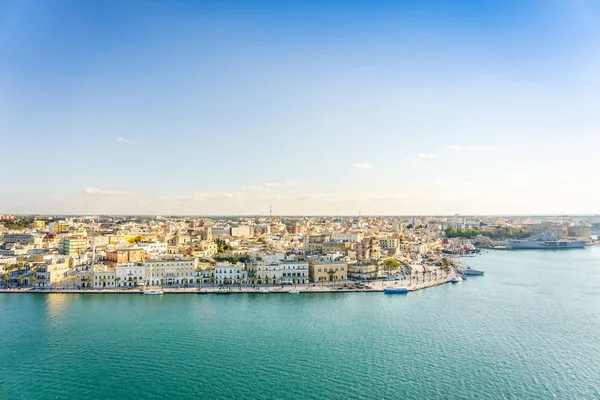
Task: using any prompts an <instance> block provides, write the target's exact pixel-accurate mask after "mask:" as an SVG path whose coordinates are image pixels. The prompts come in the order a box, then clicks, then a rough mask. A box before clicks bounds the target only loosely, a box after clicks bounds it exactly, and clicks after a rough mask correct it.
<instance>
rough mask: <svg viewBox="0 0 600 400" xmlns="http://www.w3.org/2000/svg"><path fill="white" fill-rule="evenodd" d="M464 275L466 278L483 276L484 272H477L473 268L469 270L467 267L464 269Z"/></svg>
mask: <svg viewBox="0 0 600 400" xmlns="http://www.w3.org/2000/svg"><path fill="white" fill-rule="evenodd" d="M464 274H465V275H467V276H468V275H473V276H476V275H483V274H484V272H483V271H479V270H477V269H473V268H471V267H467V269H465V272H464Z"/></svg>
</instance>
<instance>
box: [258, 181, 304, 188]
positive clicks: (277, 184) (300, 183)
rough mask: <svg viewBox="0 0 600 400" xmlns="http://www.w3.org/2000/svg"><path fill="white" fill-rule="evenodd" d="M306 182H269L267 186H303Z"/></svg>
mask: <svg viewBox="0 0 600 400" xmlns="http://www.w3.org/2000/svg"><path fill="white" fill-rule="evenodd" d="M303 183H304V182H300V181H285V182H267V183H265V186H269V187H281V186H297V185H302V184H303Z"/></svg>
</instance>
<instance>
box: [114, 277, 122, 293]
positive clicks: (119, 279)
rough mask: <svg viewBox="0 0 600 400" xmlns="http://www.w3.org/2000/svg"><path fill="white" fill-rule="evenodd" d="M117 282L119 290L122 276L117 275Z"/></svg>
mask: <svg viewBox="0 0 600 400" xmlns="http://www.w3.org/2000/svg"><path fill="white" fill-rule="evenodd" d="M115 282H116V285H117V290H118V289H119V282H121V277H120V276H117V277H116V278H115Z"/></svg>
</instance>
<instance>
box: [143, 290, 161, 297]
mask: <svg viewBox="0 0 600 400" xmlns="http://www.w3.org/2000/svg"><path fill="white" fill-rule="evenodd" d="M144 294H147V295H149V296H160V295H162V294H164V292H163V290H162V289H146V290H144Z"/></svg>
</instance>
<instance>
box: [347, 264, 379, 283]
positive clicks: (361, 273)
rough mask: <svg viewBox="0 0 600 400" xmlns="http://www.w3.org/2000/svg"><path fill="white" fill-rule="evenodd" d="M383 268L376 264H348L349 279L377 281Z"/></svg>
mask: <svg viewBox="0 0 600 400" xmlns="http://www.w3.org/2000/svg"><path fill="white" fill-rule="evenodd" d="M381 270H382V267H381V265H379V264H378V263H376V262H373V263H357V264H348V278H351V279H375V278H377V277H379V276H380V275H381Z"/></svg>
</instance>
